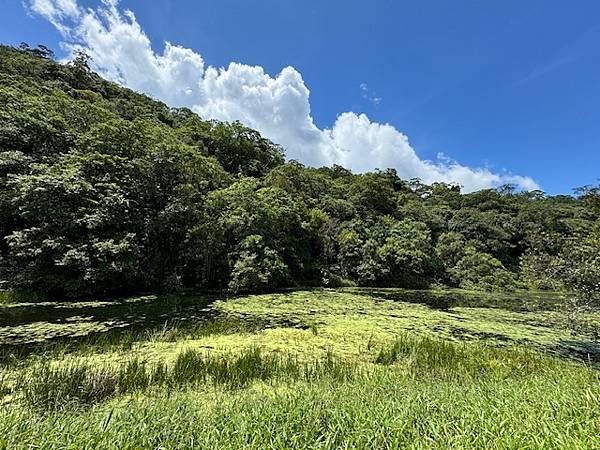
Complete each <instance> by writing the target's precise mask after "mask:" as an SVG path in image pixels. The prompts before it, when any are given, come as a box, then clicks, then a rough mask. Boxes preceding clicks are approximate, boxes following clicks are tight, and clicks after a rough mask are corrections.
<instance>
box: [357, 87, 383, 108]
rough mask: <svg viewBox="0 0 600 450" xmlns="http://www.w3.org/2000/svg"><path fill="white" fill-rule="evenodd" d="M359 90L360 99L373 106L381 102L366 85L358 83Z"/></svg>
mask: <svg viewBox="0 0 600 450" xmlns="http://www.w3.org/2000/svg"><path fill="white" fill-rule="evenodd" d="M360 90H361V93H362V98H364V99H365V100H368V101H369V102H371V103H373V104H374V105H375V106H377V105H379V104H380V103H381V100H383V99H382V98H381V97H378V96H377V94H376V93H374V92H371V90H370V89H369V85H368V84H367V83H360Z"/></svg>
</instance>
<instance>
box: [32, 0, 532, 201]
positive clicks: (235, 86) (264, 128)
mask: <svg viewBox="0 0 600 450" xmlns="http://www.w3.org/2000/svg"><path fill="white" fill-rule="evenodd" d="M29 6H30V9H31V10H32V11H33V12H35V13H37V14H39V15H41V16H43V17H45V18H46V19H47V20H49V21H50V22H51V23H53V24H54V25H55V26H56V28H57V29H58V30H59V31H60V32H61V34H62V36H63V39H64V43H63V45H64V46H65V48H66V49H67V50H68V51H70V52H73V51H75V50H77V49H84V50H85V51H86V52H87V53H88V54H89V55H90V56H91V57H92V59H93V64H94V66H95V69H96V70H97V71H98V72H99V73H101V74H102V75H103V76H105V77H106V78H108V79H111V80H114V81H117V82H119V83H121V84H123V85H125V86H128V87H130V88H132V89H135V90H137V91H141V92H145V93H147V94H149V95H152V96H154V97H157V98H159V99H161V100H163V101H164V102H166V103H167V104H169V105H172V106H188V107H190V108H192V109H193V110H194V111H196V112H197V113H198V114H200V115H201V116H202V117H205V118H211V119H219V120H227V121H233V120H239V121H241V122H242V123H244V124H246V125H247V126H250V127H252V128H255V129H257V130H259V131H260V132H261V133H262V134H263V135H265V136H266V137H268V138H270V139H271V140H273V141H274V142H277V143H279V144H281V145H283V146H284V148H285V149H286V153H287V156H288V157H289V158H292V159H297V160H299V161H301V162H303V163H305V164H308V165H314V166H319V165H330V164H334V163H336V164H341V165H343V166H345V167H347V168H350V169H352V170H354V171H367V170H373V169H375V168H381V169H384V168H388V167H393V168H396V169H397V171H398V173H399V175H400V176H402V177H404V178H413V177H418V178H421V179H422V180H423V181H425V182H427V183H430V182H434V181H445V182H454V183H459V184H461V185H462V186H463V187H464V189H465V190H466V191H472V190H476V189H481V188H485V187H493V186H498V185H501V184H504V183H513V184H517V185H518V186H520V187H522V188H524V189H536V188H537V184H536V183H535V182H534V181H533V180H532V179H531V178H529V177H521V176H515V175H510V174H496V173H493V172H491V171H490V170H488V169H473V168H469V167H466V166H463V165H460V164H458V163H457V162H454V161H452V160H449V159H447V158H445V157H442V158H438V160H437V161H436V162H431V161H425V160H422V159H420V158H419V157H418V155H417V154H416V153H415V151H414V149H413V148H412V147H411V146H410V144H409V141H408V138H407V137H406V136H405V135H403V134H402V133H400V132H399V131H398V130H397V129H396V128H394V127H393V126H391V125H388V124H379V123H375V122H371V121H370V120H369V118H368V117H367V116H366V115H364V114H360V115H358V114H355V113H353V112H345V113H342V114H340V115H339V116H338V117H337V119H336V121H335V123H334V124H333V126H332V127H331V129H325V130H321V129H319V128H318V127H317V126H316V125H315V124H314V122H313V118H312V116H311V111H310V102H309V90H308V88H307V87H306V85H305V84H304V81H303V79H302V76H301V74H300V73H299V72H298V71H297V70H295V69H294V68H293V67H285V68H284V69H283V70H282V71H281V72H280V73H279V74H277V75H275V76H272V75H269V74H267V73H265V71H264V69H263V68H262V67H260V66H248V65H245V64H239V63H231V64H229V66H228V67H226V68H214V67H211V66H207V65H206V64H205V62H204V60H203V58H202V56H201V55H199V54H198V53H196V52H194V51H193V50H190V49H187V48H183V47H180V46H177V45H173V44H171V43H169V42H167V43H165V46H164V49H163V51H162V53H157V52H155V51H154V50H153V49H152V46H151V42H150V40H149V39H148V37H147V36H146V34H145V33H144V31H143V30H142V28H141V27H140V25H139V23H138V22H137V20H136V18H135V15H134V14H133V12H131V11H128V10H126V11H122V10H120V9H119V7H118V0H103V1H102V5H101V6H99V7H97V8H96V9H84V8H82V7H81V6H79V5H78V4H77V3H76V0H31V1H30V4H29ZM360 88H361V91H362V93H363V95H365V96H367V98H368V99H370V101H372V102H374V103H375V102H379V101H381V100H380V98H378V97H377V96H375V95H374V94H373V93H371V92H370V90H369V88H368V86H367V85H366V84H364V83H363V84H362V85H361V86H360Z"/></svg>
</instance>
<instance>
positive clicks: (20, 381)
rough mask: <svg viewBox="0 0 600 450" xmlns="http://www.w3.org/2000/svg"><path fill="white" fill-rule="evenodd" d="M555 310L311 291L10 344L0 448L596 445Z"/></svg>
mask: <svg viewBox="0 0 600 450" xmlns="http://www.w3.org/2000/svg"><path fill="white" fill-rule="evenodd" d="M400 292H401V291H400ZM488 300H489V299H488ZM138 304H143V305H144V306H145V307H150V306H152V305H151V304H149V303H148V302H147V301H145V300H144V303H142V302H132V303H131V305H133V306H131V310H130V311H129V314H135V312H136V307H137V305H138ZM174 304H175V305H176V306H177V308H179V304H178V303H176V302H175V303H174ZM64 307H65V308H68V307H69V306H68V305H65V306H64ZM98 307H99V308H104V307H106V305H100V306H98ZM89 308H92V310H93V308H96V306H91V305H86V306H81V308H78V307H74V308H73V311H75V310H77V311H79V310H81V312H77V314H78V315H79V314H83V311H87V310H88V309H89ZM127 308H129V306H127ZM161 314H163V313H161ZM178 314H179V316H180V317H185V311H181V310H178ZM559 316H560V312H559V311H556V310H542V311H534V310H529V309H527V308H525V309H523V310H519V309H518V308H516V309H514V310H506V309H499V308H490V307H481V308H478V307H473V306H469V307H466V306H460V305H455V306H452V307H451V308H445V309H444V308H440V309H436V308H433V307H429V306H426V305H421V304H415V303H403V302H400V301H397V300H395V299H389V298H387V299H386V298H382V297H378V296H376V295H375V296H373V295H371V296H367V295H362V294H359V293H358V292H340V291H330V290H316V291H310V292H290V293H282V294H269V295H255V296H246V297H240V298H235V299H229V300H226V301H225V300H224V301H218V302H217V303H215V304H214V305H213V306H212V308H211V315H210V316H209V317H207V318H206V319H203V320H190V321H181V322H180V321H170V322H164V323H163V324H162V325H153V326H151V327H147V328H142V329H122V330H120V329H117V330H115V331H114V332H111V333H101V334H96V335H89V336H85V337H82V338H81V339H79V340H78V341H75V340H73V341H59V342H56V343H48V344H44V345H42V346H40V347H36V350H35V351H33V352H29V353H27V352H25V353H23V354H17V353H15V351H14V349H15V347H12V348H11V349H9V350H6V353H5V355H4V356H3V360H4V364H3V365H1V366H0V437H1V438H0V449H2V448H3V445H5V448H11V449H12V448H17V449H18V448H23V449H24V448H103V449H104V448H106V449H110V448H115V449H117V448H119V449H120V448H211V449H212V448H232V449H233V448H235V449H239V448H257V449H263V448H365V449H366V448H424V449H425V448H427V449H429V448H482V449H484V448H485V449H489V448H502V449H504V448H519V449H521V448H532V449H533V448H556V449H569V448H573V449H575V448H600V439H599V436H600V381H599V379H598V372H597V371H596V370H595V369H593V368H591V367H589V366H588V364H586V362H585V358H583V359H582V358H580V357H578V358H575V359H577V360H579V362H574V361H569V360H568V359H566V358H564V356H565V354H563V353H561V352H559V351H557V349H558V348H559V345H562V343H565V342H579V343H581V345H583V344H585V343H588V344H589V345H593V342H592V341H591V338H590V336H588V335H586V334H585V333H583V334H579V335H575V334H573V332H572V331H571V330H568V329H566V328H565V327H563V325H562V323H561V320H560V317H559ZM591 319H592V320H596V316H592V317H591ZM27 326H28V325H27V324H24V327H27ZM553 354H554V355H562V357H561V358H557V357H555V356H552V355H553ZM2 439H3V440H2ZM3 443H4V444H3Z"/></svg>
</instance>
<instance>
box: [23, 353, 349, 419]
mask: <svg viewBox="0 0 600 450" xmlns="http://www.w3.org/2000/svg"><path fill="white" fill-rule="evenodd" d="M356 373H358V367H357V366H355V365H351V364H345V363H342V362H340V361H338V360H336V359H335V358H334V357H333V356H332V355H328V356H327V357H325V358H324V359H322V360H315V361H312V362H299V361H298V360H297V359H296V358H294V357H292V356H280V355H276V354H267V355H265V354H263V353H261V352H260V350H259V349H251V350H247V351H243V352H241V353H240V354H239V355H211V354H206V353H201V352H199V351H197V350H192V349H189V350H185V351H183V352H182V353H180V354H179V355H178V357H177V359H176V360H175V363H174V364H173V365H172V366H170V367H168V366H166V365H165V364H164V363H162V362H159V363H155V364H147V363H145V362H143V361H140V360H139V359H137V358H134V359H130V360H128V361H127V362H126V363H125V364H123V365H120V366H116V367H110V366H105V367H97V366H94V365H92V364H90V363H86V362H73V363H69V364H56V363H50V362H46V363H41V364H35V365H33V366H31V367H29V368H28V369H27V370H24V371H22V372H21V374H20V376H19V379H18V380H17V383H16V384H15V387H14V393H15V394H16V395H19V394H20V395H21V397H22V398H23V400H25V402H26V403H27V404H28V405H30V406H32V407H34V408H36V409H42V410H47V409H61V408H64V407H67V406H76V405H79V406H81V405H91V404H94V403H98V402H101V401H103V400H106V399H108V398H111V397H114V396H115V395H118V394H124V393H128V392H134V391H144V390H147V389H148V388H150V387H153V388H154V387H158V388H160V387H168V388H170V389H173V388H178V387H181V386H184V385H189V384H197V383H210V384H213V385H219V386H224V387H226V388H228V389H238V388H242V387H245V386H247V385H249V384H250V383H252V382H253V381H257V380H260V381H264V382H268V381H272V380H286V381H297V380H303V381H315V380H320V379H323V378H328V379H332V380H337V381H340V382H341V381H345V380H349V379H352V378H353V377H354V376H355V374H356Z"/></svg>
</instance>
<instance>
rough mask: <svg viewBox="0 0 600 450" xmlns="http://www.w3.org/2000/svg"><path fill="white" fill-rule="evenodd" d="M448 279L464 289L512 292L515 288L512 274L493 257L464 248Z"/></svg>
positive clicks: (470, 248) (471, 248)
mask: <svg viewBox="0 0 600 450" xmlns="http://www.w3.org/2000/svg"><path fill="white" fill-rule="evenodd" d="M450 277H451V278H452V280H453V281H454V283H456V284H457V285H458V286H460V287H462V288H466V289H484V290H512V289H514V288H515V280H514V276H513V274H511V273H510V272H509V271H507V270H506V269H505V268H504V266H503V265H502V263H501V262H500V261H498V260H497V259H496V258H494V257H493V256H491V255H489V254H487V253H482V252H479V251H477V250H476V249H475V248H473V247H466V249H465V254H464V256H463V257H462V258H461V259H460V260H459V261H458V262H457V263H456V265H455V266H454V267H453V268H452V269H450Z"/></svg>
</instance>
